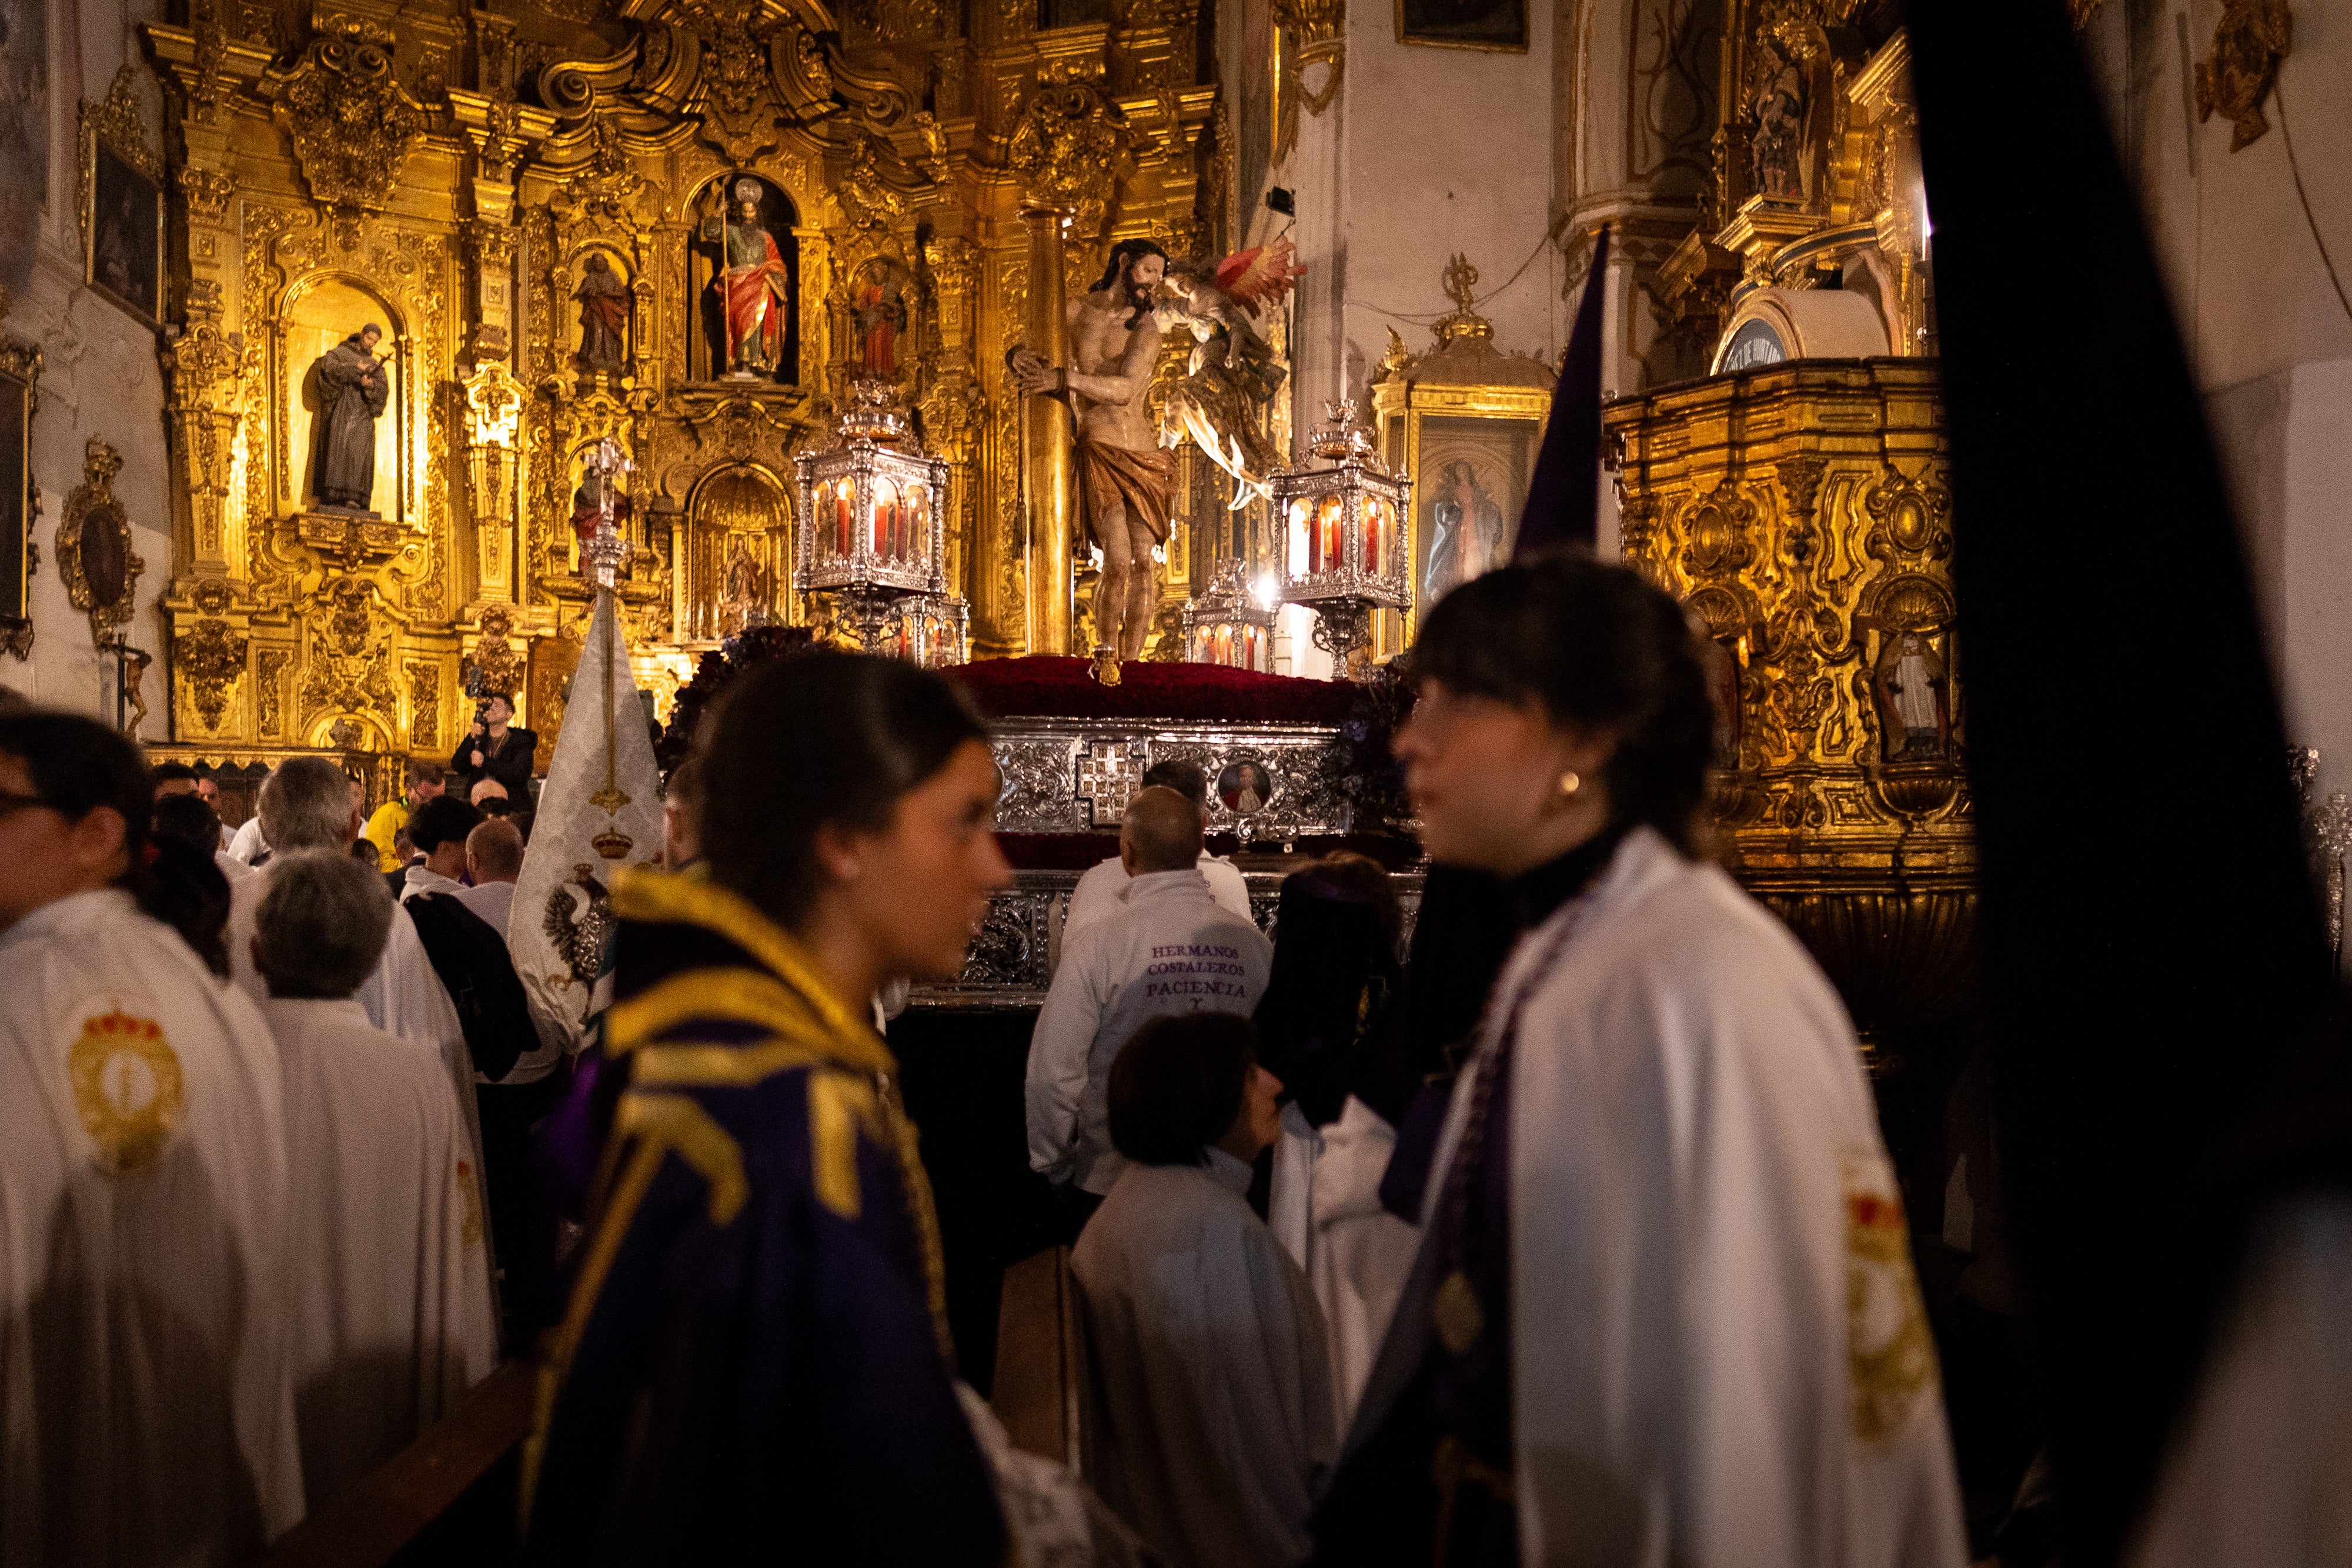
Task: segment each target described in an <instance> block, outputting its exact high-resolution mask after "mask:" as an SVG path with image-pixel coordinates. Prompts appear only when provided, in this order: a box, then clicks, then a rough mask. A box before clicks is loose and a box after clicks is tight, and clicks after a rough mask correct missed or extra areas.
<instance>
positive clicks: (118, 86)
mask: <svg viewBox="0 0 2352 1568" xmlns="http://www.w3.org/2000/svg"><path fill="white" fill-rule="evenodd" d="M81 233H82V249H83V255H84V271H83V281H84V282H86V283H88V284H89V286H90V287H92V288H94V289H96V290H98V292H99V293H100V294H102V295H104V296H105V297H106V298H109V299H111V300H113V301H114V302H115V303H116V304H117V305H120V306H121V307H122V308H124V309H125V310H128V311H130V312H131V314H132V315H133V316H136V317H138V318H139V319H141V320H142V321H144V322H147V323H148V324H150V325H151V326H152V325H153V324H155V323H157V322H160V321H161V320H162V319H163V160H162V159H160V158H158V157H156V156H155V154H154V153H153V152H150V151H149V150H148V147H147V142H146V131H145V128H144V125H143V123H142V120H140V111H139V99H138V93H137V90H136V88H135V85H134V82H133V80H132V78H131V73H130V68H129V67H127V66H126V67H125V68H123V71H122V73H121V75H118V76H117V77H116V78H115V80H114V90H113V91H112V92H110V93H109V94H108V95H107V97H106V98H105V99H103V100H102V101H100V102H98V103H87V102H85V103H84V104H83V105H82V106H81Z"/></svg>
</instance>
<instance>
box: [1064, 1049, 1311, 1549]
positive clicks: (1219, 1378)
mask: <svg viewBox="0 0 2352 1568" xmlns="http://www.w3.org/2000/svg"><path fill="white" fill-rule="evenodd" d="M1281 1092H1282V1084H1281V1083H1280V1082H1279V1081H1277V1080H1276V1078H1275V1076H1274V1075H1273V1074H1272V1073H1270V1072H1268V1071H1265V1069H1264V1068H1262V1067H1260V1066H1259V1065H1258V1064H1257V1031H1256V1030H1255V1029H1253V1028H1252V1027H1251V1025H1250V1021H1249V1019H1245V1018H1243V1017H1242V1016H1241V1015H1239V1014H1237V1013H1214V1012H1196V1013H1179V1014H1176V1015H1173V1016H1171V1017H1166V1018H1159V1019H1152V1020H1151V1021H1150V1023H1147V1024H1145V1025H1144V1026H1143V1027H1142V1028H1141V1029H1139V1030H1136V1031H1135V1034H1134V1036H1133V1037H1132V1038H1131V1039H1129V1040H1128V1042H1127V1044H1126V1045H1124V1046H1123V1047H1121V1048H1120V1050H1119V1052H1118V1057H1117V1058H1116V1059H1115V1060H1114V1061H1112V1063H1111V1070H1110V1136H1111V1142H1112V1144H1113V1145H1114V1146H1115V1147H1117V1148H1118V1152H1119V1153H1120V1154H1122V1155H1126V1156H1127V1158H1128V1160H1129V1161H1130V1162H1131V1163H1130V1164H1129V1166H1127V1168H1126V1169H1125V1170H1123V1171H1121V1172H1120V1173H1119V1176H1118V1180H1117V1181H1115V1182H1113V1183H1112V1184H1111V1188H1110V1192H1109V1193H1108V1196H1107V1197H1104V1199H1103V1204H1102V1207H1100V1208H1099V1209H1097V1210H1096V1211H1095V1216H1094V1218H1092V1219H1090V1220H1088V1221H1087V1228H1086V1229H1085V1230H1084V1231H1082V1232H1081V1233H1080V1234H1079V1237H1078V1245H1077V1248H1076V1251H1075V1252H1073V1253H1072V1255H1071V1258H1070V1270H1071V1272H1072V1273H1073V1274H1074V1275H1075V1276H1076V1280H1077V1286H1078V1301H1079V1305H1080V1307H1081V1309H1082V1310H1083V1312H1085V1316H1086V1325H1087V1360H1088V1362H1089V1364H1090V1380H1091V1387H1092V1393H1093V1414H1092V1416H1091V1417H1090V1418H1089V1419H1088V1420H1087V1421H1086V1422H1085V1423H1083V1425H1082V1428H1081V1429H1082V1430H1083V1431H1084V1433H1085V1434H1086V1438H1087V1479H1088V1480H1090V1481H1092V1482H1093V1483H1094V1485H1095V1487H1096V1489H1097V1490H1098V1491H1099V1492H1100V1493H1101V1494H1102V1499H1103V1500H1104V1501H1105V1502H1106V1503H1108V1504H1109V1505H1110V1508H1111V1511H1113V1512H1115V1513H1117V1514H1118V1516H1119V1517H1120V1518H1121V1519H1123V1520H1125V1521H1127V1522H1128V1524H1129V1525H1130V1526H1131V1527H1133V1529H1134V1530H1135V1531H1136V1532H1137V1533H1138V1534H1139V1535H1141V1536H1142V1537H1143V1540H1144V1542H1145V1544H1146V1545H1148V1546H1150V1548H1151V1549H1152V1550H1153V1551H1154V1552H1158V1553H1159V1554H1160V1557H1161V1558H1162V1559H1164V1560H1165V1561H1166V1562H1168V1563H1170V1564H1171V1568H1261V1565H1263V1568H1286V1565H1288V1564H1291V1563H1297V1561H1298V1560H1299V1559H1300V1558H1301V1557H1302V1556H1304V1555H1305V1554H1306V1552H1307V1510H1308V1508H1309V1506H1310V1505H1311V1503H1312V1501H1313V1499H1314V1496H1315V1493H1316V1491H1317V1490H1318V1488H1319V1487H1320V1486H1321V1484H1322V1479H1323V1476H1324V1474H1325V1472H1326V1470H1327V1469H1328V1466H1329V1464H1330V1461H1331V1457H1332V1452H1333V1448H1334V1431H1333V1408H1332V1404H1331V1375H1330V1363H1329V1359H1328V1354H1327V1352H1326V1350H1325V1348H1324V1340H1323V1324H1322V1320H1321V1317H1320V1315H1319V1314H1318V1311H1317V1309H1316V1305H1315V1297H1314V1294H1313V1292H1312V1291H1309V1290H1308V1289H1307V1280H1306V1277H1305V1276H1304V1275H1302V1274H1301V1273H1300V1272H1299V1271H1298V1266H1297V1264H1295V1263H1293V1262H1292V1261H1291V1260H1290V1259H1289V1257H1288V1256H1287V1255H1286V1254H1285V1253H1284V1251H1283V1249H1282V1246H1281V1244H1280V1243H1279V1242H1277V1241H1276V1239H1274V1234H1273V1232H1271V1231H1269V1230H1267V1229H1266V1228H1265V1224H1264V1222H1262V1221H1261V1220H1260V1219H1259V1218H1258V1217H1257V1215H1256V1214H1255V1212H1253V1211H1252V1210H1251V1208H1250V1207H1249V1200H1248V1198H1247V1197H1246V1196H1245V1195H1246V1194H1247V1192H1248V1190H1249V1183H1250V1169H1251V1162H1253V1161H1254V1160H1255V1159H1256V1157H1257V1155H1258V1154H1259V1153H1260V1151H1262V1150H1264V1149H1265V1147H1266V1146H1267V1145H1270V1144H1272V1143H1273V1141H1274V1138H1275V1132H1276V1124H1277V1123H1276V1116H1277V1113H1276V1106H1275V1101H1276V1096H1277V1095H1278V1094H1280V1093H1281Z"/></svg>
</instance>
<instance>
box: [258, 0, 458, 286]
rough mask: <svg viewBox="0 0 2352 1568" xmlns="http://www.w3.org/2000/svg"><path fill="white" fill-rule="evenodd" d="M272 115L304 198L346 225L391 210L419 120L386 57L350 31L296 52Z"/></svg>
mask: <svg viewBox="0 0 2352 1568" xmlns="http://www.w3.org/2000/svg"><path fill="white" fill-rule="evenodd" d="M277 113H278V122H279V123H280V124H281V125H283V126H284V127H285V129H286V132H287V134H288V135H289V137H291V138H292V139H293V142H294V156H295V161H296V162H298V163H299V165H300V166H301V170H302V178H303V181H304V183H307V184H308V185H309V186H310V194H311V195H312V196H314V197H315V198H317V199H318V200H319V201H320V202H321V203H324V204H327V205H328V206H330V207H332V208H334V209H336V212H337V214H338V216H339V218H341V219H342V220H343V221H345V222H346V223H349V222H352V221H354V220H355V217H356V214H358V213H359V212H362V211H368V212H376V211H381V210H383V207H385V206H386V205H387V204H390V202H391V200H392V193H393V192H394V190H395V189H396V188H397V187H398V185H399V183H400V171H401V167H402V165H403V164H404V162H406V161H407V158H408V150H409V148H410V147H411V146H412V145H414V144H415V140H416V138H417V136H418V135H419V134H420V133H421V132H422V131H424V129H425V111H424V110H423V108H422V107H421V106H420V105H418V104H417V102H416V100H415V99H412V98H410V97H409V96H408V93H407V91H406V89H404V88H402V87H401V85H400V82H399V79H398V78H396V77H394V74H393V68H392V56H391V55H390V54H389V53H388V52H387V51H386V49H385V48H384V47H383V44H381V43H378V42H376V41H374V40H373V39H371V38H370V37H366V36H365V35H364V34H362V33H360V32H357V31H354V32H352V33H346V34H341V35H335V36H330V37H322V38H320V39H318V40H316V41H315V42H313V43H312V44H311V45H310V47H309V48H308V49H307V50H305V51H304V52H303V55H302V59H301V62H300V63H299V65H297V66H296V67H295V68H293V69H292V70H291V71H289V72H287V73H286V74H285V75H284V77H283V78H281V79H280V80H279V81H278V104H277ZM344 248H346V249H349V248H351V247H350V246H345V247H344Z"/></svg>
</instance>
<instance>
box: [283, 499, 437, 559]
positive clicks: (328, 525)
mask: <svg viewBox="0 0 2352 1568" xmlns="http://www.w3.org/2000/svg"><path fill="white" fill-rule="evenodd" d="M293 523H294V537H295V538H298V539H299V540H301V541H302V542H303V543H304V544H306V545H308V546H310V548H311V549H315V550H317V551H319V552H320V554H321V555H331V556H337V557H340V558H341V559H344V560H346V561H349V562H351V563H352V564H353V565H366V566H373V565H375V564H376V563H378V562H380V561H385V560H389V559H392V558H393V557H394V556H395V555H397V554H399V553H400V551H401V549H402V548H403V547H404V546H405V545H406V544H408V543H409V538H408V529H407V528H404V527H403V526H402V525H401V524H399V523H397V522H394V520H392V519H391V518H389V517H384V516H383V515H382V514H381V513H377V512H347V511H344V510H343V509H342V508H341V507H330V508H325V509H320V510H312V511H301V512H297V513H295V514H294V517H293Z"/></svg>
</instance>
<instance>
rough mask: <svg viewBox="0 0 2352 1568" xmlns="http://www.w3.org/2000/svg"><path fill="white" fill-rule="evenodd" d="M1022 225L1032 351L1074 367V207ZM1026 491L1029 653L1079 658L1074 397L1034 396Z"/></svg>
mask: <svg viewBox="0 0 2352 1568" xmlns="http://www.w3.org/2000/svg"><path fill="white" fill-rule="evenodd" d="M1021 219H1022V222H1024V223H1025V224H1027V225H1029V319H1028V320H1027V322H1025V323H1024V326H1025V328H1026V332H1025V336H1026V337H1027V339H1028V341H1029V346H1030V347H1031V348H1032V349H1034V350H1037V352H1038V353H1040V354H1042V355H1044V356H1045V360H1046V361H1047V362H1049V363H1051V364H1056V365H1067V364H1068V363H1069V362H1070V329H1069V319H1068V303H1069V293H1068V287H1067V285H1066V282H1065V280H1064V277H1063V273H1062V234H1063V231H1064V230H1065V229H1066V228H1067V227H1068V226H1069V223H1070V212H1069V209H1068V208H1066V207H1059V206H1055V205H1052V204H1047V203H1043V202H1024V203H1023V204H1022V207H1021ZM1021 417H1022V447H1023V450H1024V453H1025V454H1026V457H1027V461H1026V462H1025V463H1024V465H1022V466H1023V471H1022V476H1021V484H1022V494H1023V496H1024V498H1025V500H1026V502H1027V505H1026V507H1024V521H1025V524H1026V528H1027V536H1028V537H1027V538H1025V539H1024V541H1023V543H1024V548H1025V549H1027V551H1028V555H1029V652H1031V653H1076V652H1079V650H1077V649H1076V648H1074V647H1072V646H1071V645H1070V627H1071V622H1072V619H1073V616H1074V608H1073V604H1072V599H1071V594H1072V584H1073V574H1072V572H1071V570H1070V538H1071V536H1072V534H1074V533H1075V532H1076V528H1077V505H1076V497H1075V496H1074V495H1073V494H1072V485H1071V479H1072V477H1073V475H1074V473H1075V471H1076V468H1075V460H1074V450H1075V448H1076V444H1077V426H1076V422H1075V421H1074V419H1073V418H1072V417H1071V413H1070V405H1069V402H1068V401H1067V400H1066V399H1065V398H1058V397H1033V398H1027V399H1024V400H1023V407H1022V416H1021Z"/></svg>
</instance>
